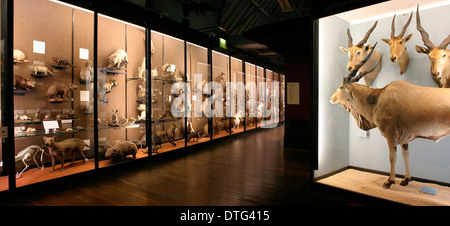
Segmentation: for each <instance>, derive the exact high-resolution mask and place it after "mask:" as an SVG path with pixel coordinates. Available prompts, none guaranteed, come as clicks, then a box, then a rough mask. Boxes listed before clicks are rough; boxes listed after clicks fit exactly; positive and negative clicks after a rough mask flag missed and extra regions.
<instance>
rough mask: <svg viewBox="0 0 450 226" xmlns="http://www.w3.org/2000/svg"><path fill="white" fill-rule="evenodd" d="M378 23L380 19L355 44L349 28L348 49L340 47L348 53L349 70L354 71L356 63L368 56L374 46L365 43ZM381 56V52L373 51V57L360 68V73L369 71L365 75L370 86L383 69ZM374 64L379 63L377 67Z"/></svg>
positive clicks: (366, 82)
mask: <svg viewBox="0 0 450 226" xmlns="http://www.w3.org/2000/svg"><path fill="white" fill-rule="evenodd" d="M377 23H378V21H377V22H375V24H374V25H373V26H372V28H370V29H369V31H367V33H366V35H365V36H364V38H363V39H362V40H361V41H360V42H358V44H356V45H353V38H352V35H351V34H350V29H347V36H348V49H346V48H344V47H340V49H341V50H342V51H343V52H344V53H346V54H348V64H347V70H348V71H352V70H353V69H354V68H355V67H356V65H358V64H359V63H360V62H362V61H363V60H364V58H366V56H367V55H368V54H369V52H370V50H371V49H372V48H371V47H370V44H369V45H366V46H364V43H366V42H367V39H369V36H370V34H371V33H372V32H373V30H374V29H375V27H376V26H377ZM381 57H382V55H381V53H379V52H378V51H375V52H374V53H373V57H372V58H370V59H369V61H368V62H367V64H365V65H364V66H363V67H361V68H360V70H359V73H367V75H366V76H364V82H365V84H366V86H368V87H370V85H372V82H373V80H375V78H377V75H378V73H379V72H380V70H381ZM374 65H377V67H373V66H374Z"/></svg>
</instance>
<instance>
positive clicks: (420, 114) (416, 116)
mask: <svg viewBox="0 0 450 226" xmlns="http://www.w3.org/2000/svg"><path fill="white" fill-rule="evenodd" d="M375 46H376V44H375ZM375 46H374V47H375ZM372 52H373V50H372V51H371V53H370V54H369V55H368V56H367V57H366V58H365V60H364V61H363V62H361V63H360V64H358V65H357V66H356V67H355V68H354V69H353V71H352V72H350V73H349V75H348V76H347V77H345V78H344V82H343V83H342V84H341V85H340V86H339V88H338V89H337V90H336V91H335V92H334V94H333V95H332V96H331V99H330V101H331V103H332V104H340V105H341V106H342V107H343V108H344V109H345V110H347V111H348V112H350V113H351V114H352V116H353V117H354V118H355V120H356V122H357V125H358V127H359V128H361V129H363V130H366V131H367V130H369V129H372V128H375V127H378V129H379V130H380V132H381V134H382V135H383V136H384V137H385V138H386V140H387V144H388V147H389V160H390V166H391V167H390V175H389V179H388V181H387V182H385V183H384V185H383V187H385V188H389V187H390V186H391V185H392V184H395V162H396V156H397V155H396V151H397V146H398V145H401V147H402V153H403V161H404V164H405V178H404V179H403V180H402V181H401V183H400V185H402V186H406V185H408V183H409V181H410V180H411V175H410V171H409V151H408V143H409V142H410V141H412V140H414V139H416V138H424V139H430V140H434V141H435V142H436V143H437V142H438V141H439V140H440V139H442V138H443V137H445V136H448V135H449V134H450V117H449V115H450V89H440V88H434V87H420V86H416V85H413V84H411V83H408V82H405V81H394V82H392V83H390V84H388V85H387V86H385V87H384V88H382V89H373V88H369V87H367V86H364V85H360V84H357V83H356V82H357V81H359V79H361V77H363V76H364V74H359V75H356V73H357V71H358V70H359V68H360V67H362V66H363V65H364V63H366V61H368V59H369V58H370V55H371V54H372Z"/></svg>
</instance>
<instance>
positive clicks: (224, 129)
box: [212, 51, 231, 139]
mask: <svg viewBox="0 0 450 226" xmlns="http://www.w3.org/2000/svg"><path fill="white" fill-rule="evenodd" d="M212 81H213V82H215V84H217V87H218V88H216V87H215V86H214V85H213V87H212V95H213V97H212V100H214V102H213V103H212V106H213V107H212V109H213V112H214V116H213V118H212V133H213V139H217V138H221V137H225V136H229V135H230V134H231V121H230V117H227V114H229V113H227V111H229V110H230V109H231V108H230V107H229V106H227V105H226V104H227V103H228V102H229V101H227V99H226V98H227V90H226V87H227V86H226V84H227V82H229V81H230V57H229V56H228V55H225V54H223V53H220V52H217V51H212ZM215 88H216V89H215Z"/></svg>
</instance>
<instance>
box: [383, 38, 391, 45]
mask: <svg viewBox="0 0 450 226" xmlns="http://www.w3.org/2000/svg"><path fill="white" fill-rule="evenodd" d="M381 41H383V42H386V43H387V44H389V42H390V41H391V40H390V39H386V38H382V39H381Z"/></svg>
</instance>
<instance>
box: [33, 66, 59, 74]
mask: <svg viewBox="0 0 450 226" xmlns="http://www.w3.org/2000/svg"><path fill="white" fill-rule="evenodd" d="M28 69H30V70H31V71H34V74H38V73H39V74H43V75H47V73H50V74H52V75H54V74H53V72H51V71H50V70H49V69H48V68H47V67H46V66H28Z"/></svg>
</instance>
